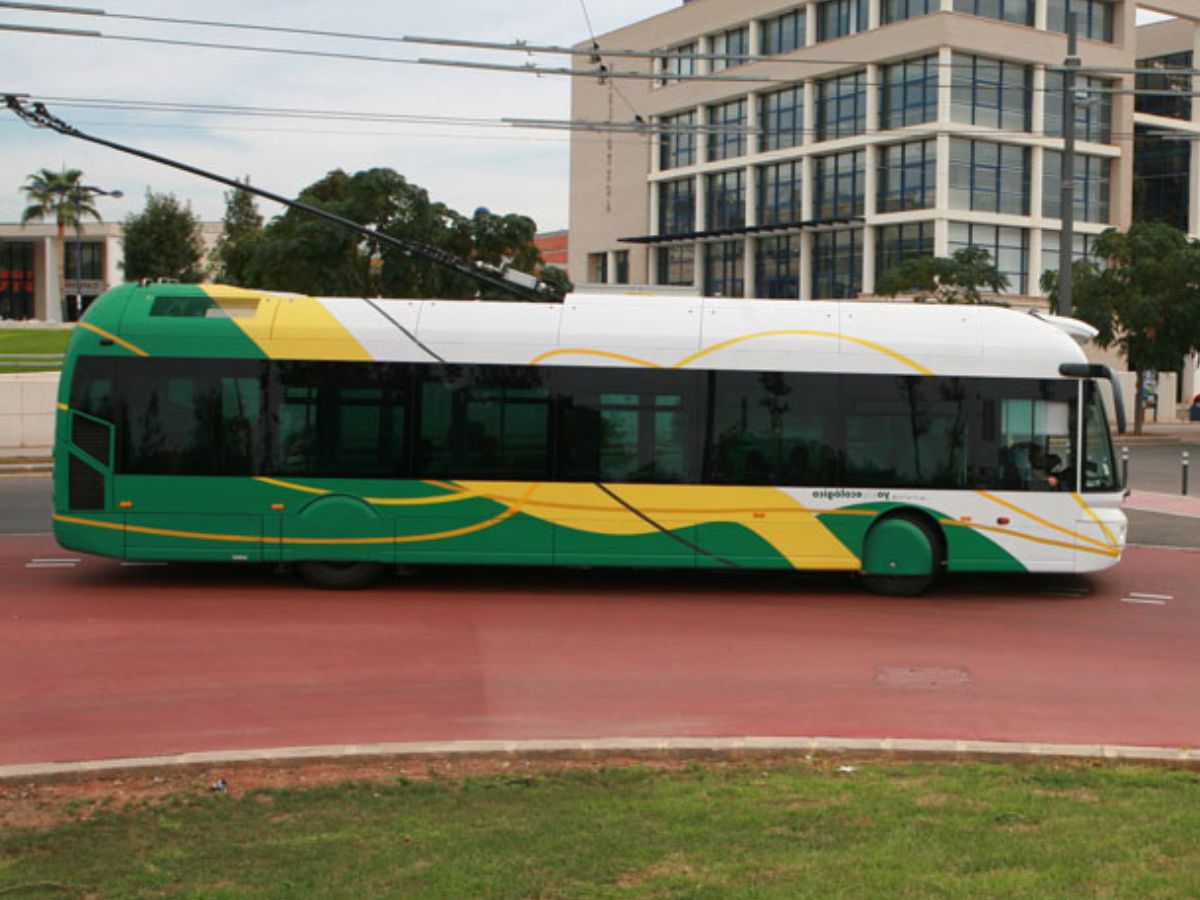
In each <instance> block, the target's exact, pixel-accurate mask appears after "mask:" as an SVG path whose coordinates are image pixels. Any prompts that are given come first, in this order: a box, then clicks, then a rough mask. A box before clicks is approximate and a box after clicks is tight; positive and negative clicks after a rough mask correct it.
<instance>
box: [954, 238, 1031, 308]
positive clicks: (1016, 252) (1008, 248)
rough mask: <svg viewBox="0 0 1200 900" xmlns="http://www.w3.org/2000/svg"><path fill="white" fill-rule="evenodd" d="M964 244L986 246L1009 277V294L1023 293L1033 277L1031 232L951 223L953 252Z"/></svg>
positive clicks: (985, 248) (993, 260) (996, 264)
mask: <svg viewBox="0 0 1200 900" xmlns="http://www.w3.org/2000/svg"><path fill="white" fill-rule="evenodd" d="M963 247H982V248H983V249H984V250H986V251H987V252H988V255H989V256H990V257H991V258H992V262H993V263H994V264H995V266H996V268H997V269H999V270H1000V273H1001V274H1002V275H1004V277H1005V278H1007V279H1008V289H1007V290H1006V291H1005V293H1006V294H1023V293H1025V286H1026V282H1027V279H1028V276H1029V233H1028V232H1027V231H1026V230H1025V229H1024V228H1010V227H1007V226H1001V225H979V224H975V223H972V222H951V223H950V247H949V250H950V254H951V255H953V254H954V252H955V251H956V250H961V249H962V248H963Z"/></svg>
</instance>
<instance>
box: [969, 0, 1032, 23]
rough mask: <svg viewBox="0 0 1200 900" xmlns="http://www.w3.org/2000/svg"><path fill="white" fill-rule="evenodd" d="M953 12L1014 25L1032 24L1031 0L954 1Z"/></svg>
mask: <svg viewBox="0 0 1200 900" xmlns="http://www.w3.org/2000/svg"><path fill="white" fill-rule="evenodd" d="M954 11H955V12H963V13H970V14H971V15H973V16H984V17H985V18H988V19H999V20H1000V21H1001V22H1012V23H1013V24H1014V25H1032V24H1033V0H954Z"/></svg>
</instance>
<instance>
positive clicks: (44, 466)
mask: <svg viewBox="0 0 1200 900" xmlns="http://www.w3.org/2000/svg"><path fill="white" fill-rule="evenodd" d="M52 471H54V463H50V462H35V463H0V475H13V474H21V473H24V472H52Z"/></svg>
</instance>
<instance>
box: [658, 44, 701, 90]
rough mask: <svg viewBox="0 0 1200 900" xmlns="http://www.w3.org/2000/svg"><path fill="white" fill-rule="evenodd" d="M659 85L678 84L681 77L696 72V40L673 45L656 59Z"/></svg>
mask: <svg viewBox="0 0 1200 900" xmlns="http://www.w3.org/2000/svg"><path fill="white" fill-rule="evenodd" d="M658 64H659V71H660V72H661V73H662V78H660V79H659V82H658V83H659V84H660V85H668V84H678V83H679V80H680V79H681V78H687V77H689V76H691V75H695V74H696V42H695V41H692V43H690V44H681V45H680V46H678V47H673V48H671V49H670V50H668V51H667V52H666V54H664V55H663V56H661V57H659V60H658Z"/></svg>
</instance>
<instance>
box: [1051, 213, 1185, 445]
mask: <svg viewBox="0 0 1200 900" xmlns="http://www.w3.org/2000/svg"><path fill="white" fill-rule="evenodd" d="M1094 255H1095V257H1096V258H1097V259H1102V260H1104V261H1105V265H1103V266H1101V265H1099V264H1098V263H1096V262H1094V261H1092V260H1090V259H1081V260H1076V261H1075V263H1074V264H1073V265H1072V266H1071V274H1072V280H1073V282H1074V291H1073V295H1072V300H1073V303H1074V307H1075V308H1074V310H1072V314H1073V315H1075V316H1078V317H1079V318H1080V319H1083V320H1084V321H1085V322H1088V323H1089V324H1091V325H1094V326H1095V327H1096V328H1097V329H1098V330H1099V332H1100V333H1099V335H1098V336H1097V337H1096V343H1097V344H1098V345H1100V346H1101V347H1116V348H1117V349H1118V350H1119V351H1120V353H1121V355H1122V356H1123V357H1124V358H1125V362H1126V364H1127V365H1128V366H1129V368H1130V369H1131V370H1133V371H1134V372H1136V373H1137V391H1136V395H1135V401H1134V433H1135V434H1141V433H1142V423H1143V421H1144V420H1145V414H1146V409H1145V399H1144V398H1143V396H1142V388H1143V377H1144V373H1145V372H1146V371H1148V370H1159V371H1177V370H1179V369H1180V368H1182V366H1183V361H1184V359H1185V357H1187V355H1188V354H1189V353H1194V352H1196V351H1198V350H1200V242H1198V241H1194V240H1191V239H1189V238H1188V236H1187V235H1186V234H1184V232H1182V231H1180V230H1179V229H1178V228H1175V227H1173V226H1171V225H1166V224H1164V223H1162V222H1135V223H1134V224H1133V226H1132V227H1131V228H1130V229H1129V231H1127V232H1121V231H1117V230H1116V229H1109V230H1108V231H1106V232H1104V233H1103V234H1102V235H1100V236H1099V237H1098V238H1096V243H1095V251H1094ZM1055 274H1056V273H1054V272H1047V273H1046V275H1044V276H1043V277H1042V286H1043V287H1044V288H1046V289H1047V290H1048V291H1049V292H1050V295H1051V297H1052V299H1054V300H1055V301H1057V298H1058V284H1057V278H1055V277H1054V276H1055Z"/></svg>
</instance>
